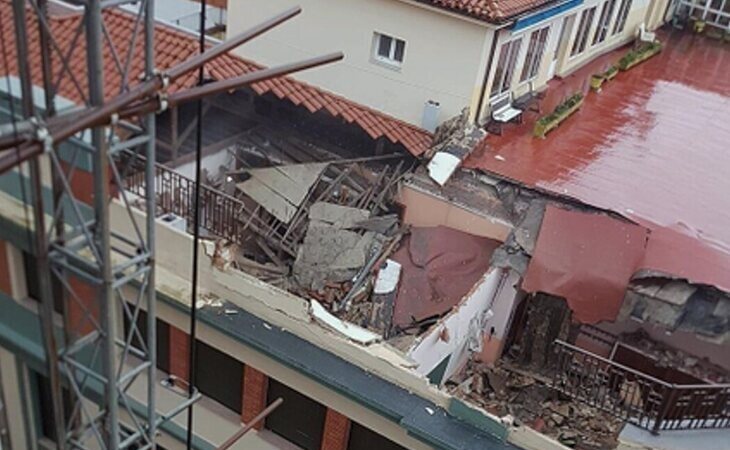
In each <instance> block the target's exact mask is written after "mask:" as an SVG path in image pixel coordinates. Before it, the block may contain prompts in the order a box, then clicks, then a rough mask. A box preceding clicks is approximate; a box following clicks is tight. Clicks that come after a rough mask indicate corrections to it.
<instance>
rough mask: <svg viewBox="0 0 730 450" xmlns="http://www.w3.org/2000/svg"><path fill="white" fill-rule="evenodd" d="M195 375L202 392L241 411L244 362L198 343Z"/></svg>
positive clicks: (238, 411) (222, 403) (230, 407)
mask: <svg viewBox="0 0 730 450" xmlns="http://www.w3.org/2000/svg"><path fill="white" fill-rule="evenodd" d="M196 347H197V348H196V355H195V356H196V361H195V368H196V370H195V377H196V385H197V387H198V389H199V390H200V392H201V393H202V394H203V395H205V396H206V397H210V398H212V399H213V400H215V401H217V402H218V403H220V404H221V405H223V406H225V407H227V408H229V409H231V410H233V411H236V412H237V413H239V414H240V413H241V404H242V400H243V363H242V362H240V361H238V360H237V359H235V358H233V357H231V356H229V355H227V354H226V353H223V352H221V351H220V350H217V349H215V348H213V347H211V346H210V345H208V344H206V343H204V342H201V341H197V343H196Z"/></svg>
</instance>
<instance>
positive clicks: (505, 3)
mask: <svg viewBox="0 0 730 450" xmlns="http://www.w3.org/2000/svg"><path fill="white" fill-rule="evenodd" d="M419 1H421V2H422V3H429V4H432V5H434V6H437V7H439V8H444V9H448V10H450V11H453V12H456V13H459V14H464V15H467V16H470V17H474V18H476V19H480V20H485V21H487V22H500V21H503V20H505V19H508V18H510V17H514V16H516V15H519V14H522V13H524V12H527V11H529V10H531V9H535V8H537V7H539V6H542V5H545V4H548V3H552V2H554V1H555V0H419Z"/></svg>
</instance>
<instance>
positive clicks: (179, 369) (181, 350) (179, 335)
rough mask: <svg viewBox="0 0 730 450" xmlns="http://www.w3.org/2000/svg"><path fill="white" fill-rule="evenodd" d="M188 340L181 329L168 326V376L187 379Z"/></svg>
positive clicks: (188, 364)
mask: <svg viewBox="0 0 730 450" xmlns="http://www.w3.org/2000/svg"><path fill="white" fill-rule="evenodd" d="M189 358H190V338H189V336H188V334H187V333H186V332H184V331H182V330H181V329H179V328H177V327H174V326H172V325H170V375H175V376H176V377H178V378H182V379H183V380H187V379H188V375H189V371H190V369H189V367H190V359H189Z"/></svg>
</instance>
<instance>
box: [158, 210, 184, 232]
mask: <svg viewBox="0 0 730 450" xmlns="http://www.w3.org/2000/svg"><path fill="white" fill-rule="evenodd" d="M157 220H158V221H160V222H161V223H163V224H165V225H167V226H168V227H170V228H174V229H175V230H178V231H182V232H186V231H187V230H188V221H187V220H186V219H185V218H184V217H180V216H178V215H177V214H175V213H167V214H165V215H162V216H160V217H159V218H158V219H157Z"/></svg>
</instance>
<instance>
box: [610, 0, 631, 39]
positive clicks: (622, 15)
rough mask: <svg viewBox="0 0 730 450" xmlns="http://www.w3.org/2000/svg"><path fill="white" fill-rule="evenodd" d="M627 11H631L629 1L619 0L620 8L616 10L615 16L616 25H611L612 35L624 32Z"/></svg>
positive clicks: (627, 15)
mask: <svg viewBox="0 0 730 450" xmlns="http://www.w3.org/2000/svg"><path fill="white" fill-rule="evenodd" d="M629 11H631V0H621V6H619V8H618V15H617V16H616V23H615V24H613V34H619V33H621V32H622V31H624V27H625V26H626V19H627V18H628V17H629Z"/></svg>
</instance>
